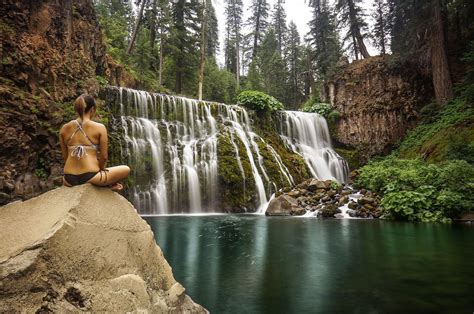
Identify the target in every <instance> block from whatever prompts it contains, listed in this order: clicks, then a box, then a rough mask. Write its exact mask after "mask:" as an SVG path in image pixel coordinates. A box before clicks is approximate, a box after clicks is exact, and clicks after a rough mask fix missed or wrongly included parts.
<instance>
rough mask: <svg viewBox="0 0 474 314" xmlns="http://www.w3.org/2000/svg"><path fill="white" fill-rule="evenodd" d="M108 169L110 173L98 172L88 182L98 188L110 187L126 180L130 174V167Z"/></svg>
mask: <svg viewBox="0 0 474 314" xmlns="http://www.w3.org/2000/svg"><path fill="white" fill-rule="evenodd" d="M106 169H107V170H108V171H105V172H104V171H100V172H98V173H97V174H96V175H95V176H93V177H92V178H91V179H90V180H89V181H87V182H88V183H91V184H93V185H98V186H110V185H114V184H115V183H117V182H119V181H120V180H123V179H125V178H126V177H127V176H128V174H129V173H130V167H128V166H116V167H110V168H106Z"/></svg>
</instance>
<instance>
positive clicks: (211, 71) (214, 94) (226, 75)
mask: <svg viewBox="0 0 474 314" xmlns="http://www.w3.org/2000/svg"><path fill="white" fill-rule="evenodd" d="M236 85H237V82H236V80H235V76H234V75H233V74H232V73H231V72H229V71H227V70H225V69H219V67H218V66H217V64H216V63H215V62H214V60H210V61H208V62H206V66H205V68H204V84H203V95H204V99H209V100H212V101H217V102H223V103H232V102H233V101H234V99H235V96H236V94H237V91H236Z"/></svg>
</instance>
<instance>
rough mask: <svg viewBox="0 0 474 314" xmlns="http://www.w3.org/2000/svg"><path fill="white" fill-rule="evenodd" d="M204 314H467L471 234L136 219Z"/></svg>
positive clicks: (349, 224) (386, 226)
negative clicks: (152, 235)
mask: <svg viewBox="0 0 474 314" xmlns="http://www.w3.org/2000/svg"><path fill="white" fill-rule="evenodd" d="M145 219H146V221H147V222H148V223H149V224H150V226H151V228H152V229H153V231H154V233H155V237H156V241H157V243H158V244H159V246H160V247H161V249H162V250H163V252H164V255H165V257H166V259H167V260H168V262H169V263H170V265H171V266H172V268H173V273H174V276H175V278H176V279H177V280H178V281H179V282H181V283H182V284H183V285H184V286H185V287H186V290H187V293H188V294H189V295H190V296H191V297H192V298H193V300H194V301H195V302H197V303H199V304H201V305H203V306H204V307H206V308H207V309H209V310H210V311H211V313H399V312H404V313H407V312H413V313H434V312H449V313H472V312H473V311H474V297H473V295H474V267H473V261H474V232H473V231H474V229H473V227H470V226H465V225H441V224H415V223H397V222H389V221H381V220H350V219H340V220H339V219H327V220H322V219H314V218H282V217H264V216H257V215H216V216H156V217H145Z"/></svg>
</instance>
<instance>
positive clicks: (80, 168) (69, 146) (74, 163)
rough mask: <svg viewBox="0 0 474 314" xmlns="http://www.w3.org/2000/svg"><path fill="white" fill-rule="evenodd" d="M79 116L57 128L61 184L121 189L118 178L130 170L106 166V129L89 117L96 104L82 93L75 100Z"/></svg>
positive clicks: (123, 176)
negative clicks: (62, 176) (61, 156)
mask: <svg viewBox="0 0 474 314" xmlns="http://www.w3.org/2000/svg"><path fill="white" fill-rule="evenodd" d="M74 109H75V110H76V113H77V116H78V118H77V119H76V120H72V121H71V122H69V123H66V124H65V125H64V126H63V127H62V128H61V131H60V132H59V139H60V143H61V151H62V154H63V158H64V162H65V164H64V179H63V181H64V185H66V186H73V185H80V184H84V183H92V184H94V185H98V186H109V187H111V188H112V189H113V190H121V189H122V188H123V186H122V184H120V183H119V181H120V180H122V179H124V178H126V177H127V176H128V174H129V173H130V168H129V167H128V166H117V167H110V168H105V164H106V163H107V157H108V156H107V154H108V153H107V150H108V139H107V129H106V128H105V126H104V125H103V124H100V123H97V122H94V121H92V118H93V117H94V115H95V110H96V104H95V101H94V98H93V97H92V96H89V95H81V96H79V97H78V98H77V99H76V101H75V102H74Z"/></svg>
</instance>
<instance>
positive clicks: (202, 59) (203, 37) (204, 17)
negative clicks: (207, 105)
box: [198, 0, 207, 100]
mask: <svg viewBox="0 0 474 314" xmlns="http://www.w3.org/2000/svg"><path fill="white" fill-rule="evenodd" d="M201 18H202V20H201V49H200V50H201V51H200V54H201V56H200V61H199V83H198V99H199V100H202V85H203V83H204V63H205V62H206V51H205V50H206V32H207V10H206V0H204V1H203V8H202V14H201Z"/></svg>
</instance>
